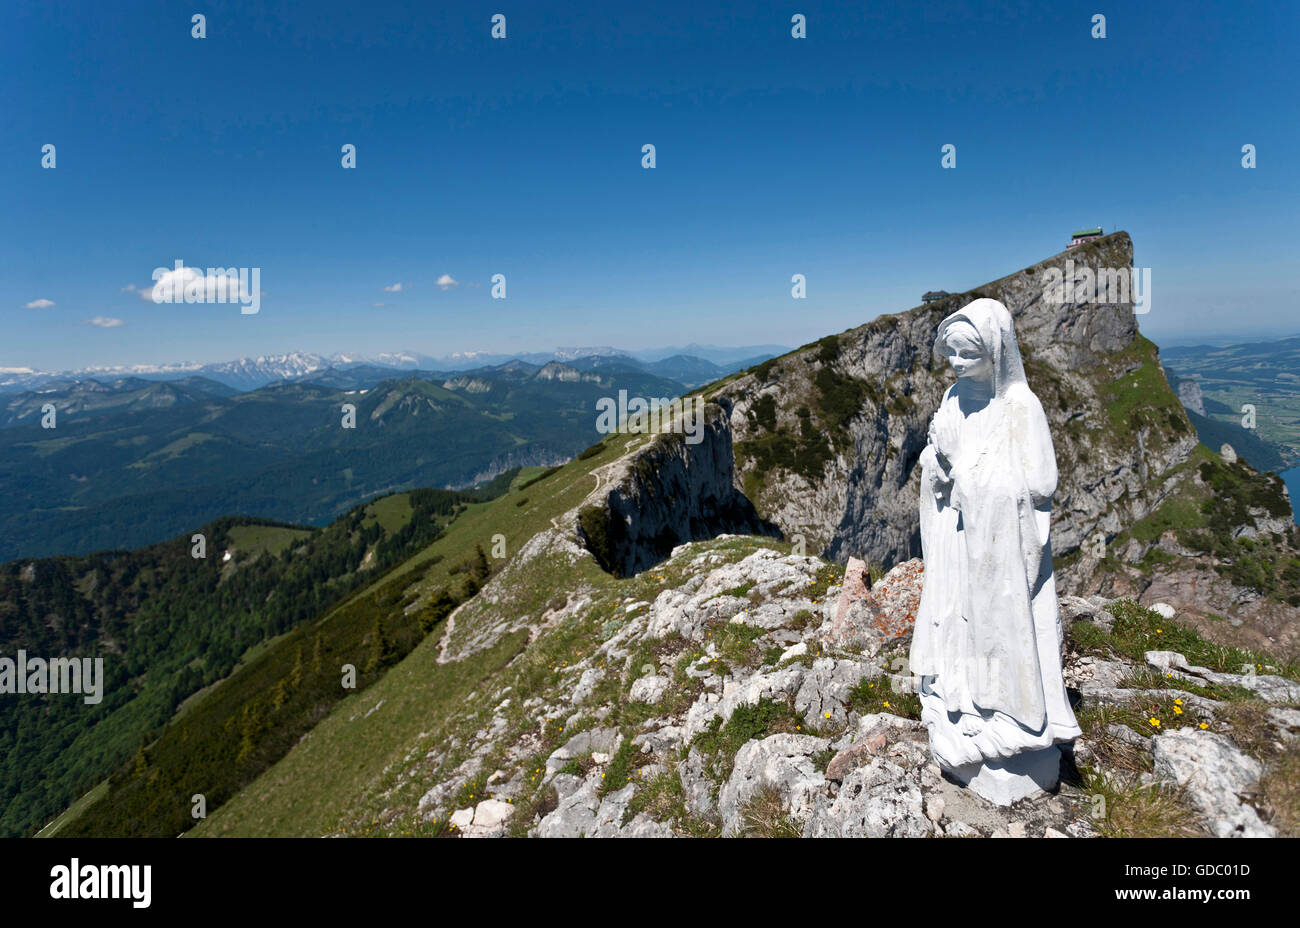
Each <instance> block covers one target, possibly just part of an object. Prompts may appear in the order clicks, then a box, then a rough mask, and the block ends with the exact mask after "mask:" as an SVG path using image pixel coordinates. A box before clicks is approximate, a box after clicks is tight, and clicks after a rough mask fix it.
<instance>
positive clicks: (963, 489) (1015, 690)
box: [911, 299, 1080, 805]
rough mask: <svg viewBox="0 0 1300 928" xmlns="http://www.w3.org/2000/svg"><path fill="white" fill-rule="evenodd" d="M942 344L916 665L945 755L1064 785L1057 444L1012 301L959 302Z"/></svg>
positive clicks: (970, 775)
mask: <svg viewBox="0 0 1300 928" xmlns="http://www.w3.org/2000/svg"><path fill="white" fill-rule="evenodd" d="M935 351H936V352H939V353H940V354H942V355H943V357H944V358H946V359H947V361H948V363H949V364H950V365H951V366H952V368H953V370H954V371H955V372H956V374H957V382H956V383H955V384H953V385H952V386H951V387H949V388H948V391H947V392H946V393H945V394H944V397H943V402H942V403H941V404H940V406H939V409H938V411H937V412H936V413H935V414H934V419H933V420H932V421H931V423H930V441H929V444H928V445H927V446H926V448H925V450H924V451H923V452H922V454H921V501H920V506H921V546H922V552H923V556H924V558H925V585H924V588H923V591H922V594H921V604H920V607H919V608H918V610H917V616H916V628H915V631H914V633H913V639H912V652H911V669H912V673H913V674H915V675H916V676H917V677H919V678H920V691H919V695H920V699H921V719H922V721H923V722H924V723H925V725H926V727H927V728H928V730H929V733H930V747H931V750H932V752H933V754H934V758H935V760H936V761H937V762H938V763H939V765H940V767H942V768H943V769H944V770H945V771H947V772H948V773H949V774H951V775H953V776H954V777H956V778H957V779H958V780H960V781H961V782H963V783H965V784H966V785H967V786H968V787H969V788H970V789H972V790H974V791H975V792H976V793H978V794H979V795H981V796H984V797H985V798H986V799H989V800H990V801H992V802H995V803H997V804H999V805H1009V804H1010V803H1012V802H1015V801H1016V800H1017V799H1022V798H1025V797H1027V796H1031V795H1035V794H1037V793H1040V792H1042V791H1044V790H1050V789H1053V788H1055V787H1056V785H1057V780H1058V775H1059V770H1060V748H1058V747H1057V745H1058V744H1061V743H1063V742H1068V741H1071V740H1073V739H1074V738H1076V737H1078V736H1079V734H1080V731H1079V726H1078V723H1077V722H1076V721H1075V718H1074V713H1073V712H1072V711H1071V710H1070V703H1069V700H1068V698H1067V696H1066V693H1065V682H1064V680H1063V679H1062V676H1061V659H1060V653H1061V652H1060V647H1061V619H1060V613H1059V611H1058V608H1057V602H1056V582H1055V578H1054V576H1053V573H1052V550H1051V545H1050V544H1049V542H1048V530H1049V527H1050V524H1051V504H1052V493H1053V492H1054V491H1055V490H1056V456H1055V453H1054V452H1053V450H1052V436H1051V433H1050V432H1049V431H1048V427H1047V417H1046V416H1045V415H1044V414H1043V408H1042V406H1041V405H1040V404H1039V402H1038V398H1037V397H1036V396H1034V394H1033V392H1032V391H1031V390H1030V389H1029V384H1028V383H1027V382H1026V381H1025V371H1024V367H1023V365H1022V364H1021V361H1020V349H1019V348H1018V347H1017V345H1016V336H1015V330H1014V328H1013V327H1012V323H1011V314H1010V313H1009V312H1007V308H1006V307H1005V306H1003V305H1002V304H1001V303H999V302H997V301H996V300H988V299H980V300H975V301H974V302H973V303H970V304H969V305H967V306H966V307H965V308H964V309H962V310H960V311H959V312H955V313H953V314H952V315H951V316H949V317H948V318H946V319H944V320H943V322H942V323H940V325H939V331H938V335H937V337H936V339H935Z"/></svg>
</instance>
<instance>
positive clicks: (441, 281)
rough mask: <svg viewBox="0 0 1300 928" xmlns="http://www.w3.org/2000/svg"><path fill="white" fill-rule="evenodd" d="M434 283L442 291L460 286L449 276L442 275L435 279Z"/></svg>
mask: <svg viewBox="0 0 1300 928" xmlns="http://www.w3.org/2000/svg"><path fill="white" fill-rule="evenodd" d="M435 283H437V284H438V286H439V287H441V288H442V289H443V290H450V289H451V288H452V287H459V286H460V281H458V280H457V279H456V278H454V277H452V276H451V275H450V274H443V275H442V276H441V277H439V278H438V279H437V281H435Z"/></svg>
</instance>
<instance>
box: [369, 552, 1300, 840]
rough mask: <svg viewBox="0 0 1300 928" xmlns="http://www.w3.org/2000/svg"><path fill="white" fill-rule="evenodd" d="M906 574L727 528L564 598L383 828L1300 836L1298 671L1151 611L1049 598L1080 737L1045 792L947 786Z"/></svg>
mask: <svg viewBox="0 0 1300 928" xmlns="http://www.w3.org/2000/svg"><path fill="white" fill-rule="evenodd" d="M922 577H923V568H922V565H921V562H920V561H919V560H913V561H908V562H905V563H903V564H900V565H898V566H897V567H895V568H894V569H893V570H891V571H889V572H888V573H887V574H885V575H884V576H883V577H882V576H879V575H877V576H876V577H875V582H874V583H873V582H872V578H871V576H870V572H869V571H868V570H867V568H866V567H865V565H863V564H862V563H861V562H859V561H851V562H850V564H849V567H848V570H847V573H846V572H845V568H844V567H842V566H840V565H836V564H833V563H828V562H826V561H823V560H821V559H819V558H816V557H808V556H801V555H798V554H794V553H790V548H789V546H788V545H784V544H782V543H781V542H777V541H773V540H771V539H762V538H756V537H748V536H725V535H724V536H720V537H719V538H716V539H714V540H712V541H707V542H697V543H691V544H687V545H682V546H680V547H678V548H677V549H675V550H674V551H673V553H672V556H671V558H669V559H668V560H666V561H664V562H662V563H661V564H659V565H658V566H656V567H654V568H652V569H650V570H648V571H646V572H644V573H643V574H641V575H639V576H638V577H635V578H630V579H627V580H622V581H617V582H612V581H611V583H609V584H608V585H606V586H605V587H596V588H591V589H583V590H578V591H575V592H573V593H571V594H570V595H569V596H568V598H567V600H566V601H564V602H562V603H552V604H550V605H549V606H548V607H547V609H546V611H545V614H544V615H543V616H542V620H541V621H540V622H538V623H532V625H531V628H532V630H533V632H532V633H533V635H534V636H535V641H534V642H533V644H531V645H530V646H529V648H528V649H527V651H526V656H524V657H521V658H519V659H517V660H516V661H515V662H514V663H512V664H511V665H510V666H508V667H507V668H506V669H505V671H504V672H502V673H501V674H498V675H497V676H496V677H495V678H494V679H493V686H494V689H493V690H492V691H491V692H490V693H487V692H482V693H475V694H473V699H472V700H469V701H468V702H470V703H472V704H473V705H475V706H479V707H481V708H480V709H478V710H477V711H474V712H471V711H469V709H468V707H467V711H466V713H465V715H466V718H468V719H472V721H471V722H468V723H467V724H466V725H465V727H464V728H463V729H462V730H460V731H457V732H441V733H430V737H429V740H428V744H427V745H424V746H421V747H420V748H419V749H417V750H413V751H412V754H411V758H410V759H411V764H410V766H409V768H408V769H407V770H405V771H403V772H401V774H400V775H399V776H398V777H397V782H398V784H399V787H395V788H394V790H393V797H392V807H391V808H390V809H387V810H386V813H387V821H388V824H389V826H390V827H392V828H394V829H399V828H402V827H405V826H404V825H403V821H405V822H407V823H409V822H410V821H411V820H417V821H418V822H419V823H420V824H421V826H422V827H423V828H426V829H427V828H430V827H432V828H433V829H434V831H435V833H441V834H446V835H450V836H462V837H488V836H501V835H532V836H542V837H561V836H568V837H576V836H587V837H631V836H638V837H641V836H644V837H650V836H654V837H670V836H674V835H692V836H718V835H725V836H730V835H749V836H804V837H823V836H841V837H858V836H872V837H884V836H897V837H977V836H991V837H999V836H1007V837H1042V836H1048V837H1080V838H1082V837H1094V836H1107V835H1175V834H1205V835H1210V834H1212V835H1219V836H1262V835H1273V834H1294V833H1296V818H1295V814H1296V804H1297V799H1296V793H1297V785H1296V784H1297V782H1298V781H1300V766H1298V764H1297V758H1298V756H1300V753H1298V751H1297V741H1296V736H1297V734H1300V708H1298V707H1300V683H1297V682H1296V679H1295V674H1294V668H1280V669H1279V668H1275V667H1273V666H1271V665H1270V664H1269V663H1268V660H1267V658H1265V657H1264V656H1263V655H1258V654H1253V653H1249V652H1244V651H1240V652H1239V651H1234V650H1232V649H1228V648H1222V647H1217V646H1214V645H1211V644H1209V643H1208V642H1206V641H1204V640H1203V639H1201V638H1200V637H1199V636H1198V635H1197V634H1196V633H1195V632H1194V631H1193V630H1191V629H1189V628H1185V627H1183V626H1181V625H1180V624H1179V623H1178V622H1177V616H1176V615H1175V614H1174V611H1173V609H1172V608H1171V607H1168V606H1166V605H1164V604H1157V605H1156V606H1155V608H1154V610H1148V609H1144V608H1142V607H1139V606H1137V605H1136V604H1135V603H1132V602H1130V601H1127V600H1107V599H1104V598H1102V597H1094V598H1091V599H1082V598H1075V597H1064V598H1063V600H1062V613H1063V618H1064V621H1065V625H1066V627H1067V633H1066V640H1065V643H1064V649H1065V667H1066V676H1067V684H1068V685H1069V686H1070V687H1071V693H1072V695H1077V697H1078V705H1077V707H1076V711H1077V713H1078V715H1079V719H1080V723H1081V725H1082V726H1083V728H1084V731H1085V736H1084V738H1083V739H1081V740H1080V741H1079V742H1077V743H1076V744H1075V745H1074V748H1073V751H1072V752H1069V751H1067V752H1066V754H1065V757H1064V760H1063V782H1062V785H1061V788H1060V790H1059V792H1058V793H1057V794H1055V795H1051V796H1043V797H1040V798H1037V799H1030V800H1025V801H1022V802H1021V803H1018V804H1016V805H1015V806H1012V807H1009V808H998V807H995V806H993V805H991V804H990V803H988V802H986V801H985V800H983V799H981V798H980V797H978V796H976V795H974V794H973V793H970V792H968V791H967V790H965V789H964V788H962V787H961V786H959V785H958V784H956V783H954V782H950V781H949V780H947V779H945V778H944V777H943V776H942V775H941V774H940V771H939V769H938V767H937V766H936V765H935V764H934V762H933V761H932V760H931V758H930V754H929V749H928V744H927V738H926V733H925V730H924V728H923V727H922V726H921V725H920V723H919V722H918V721H917V720H916V719H917V717H918V715H919V705H918V703H917V700H916V697H915V695H914V692H913V680H912V678H911V677H910V675H909V674H908V672H907V661H906V655H907V648H908V643H909V635H910V628H911V621H912V617H913V615H914V613H915V610H916V605H917V602H918V600H919V595H920V588H921V581H922ZM494 582H496V581H494ZM505 605H506V604H503V606H505ZM471 724H472V725H473V726H474V727H473V728H472V729H471V728H470V727H469V725H471ZM426 748H427V750H426ZM412 788H417V789H418V790H420V791H421V792H419V793H418V795H419V799H418V801H414V808H403V807H402V805H401V802H400V797H401V796H402V795H411V796H412V797H414V795H417V793H411V792H410V790H411V789H412ZM412 801H413V800H412Z"/></svg>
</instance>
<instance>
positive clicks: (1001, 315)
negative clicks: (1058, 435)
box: [934, 299, 1025, 397]
mask: <svg viewBox="0 0 1300 928" xmlns="http://www.w3.org/2000/svg"><path fill="white" fill-rule="evenodd" d="M934 348H935V352H936V353H937V354H939V355H940V356H941V357H943V358H944V360H946V361H947V362H948V363H949V364H950V365H951V366H952V369H953V371H955V372H956V374H957V377H958V379H959V380H964V381H966V382H967V383H971V384H974V383H977V382H982V383H987V384H989V385H990V386H991V387H992V389H993V391H994V392H995V393H996V394H997V395H998V396H999V397H1001V396H1004V395H1005V394H1006V391H1007V389H1008V388H1009V387H1011V386H1012V385H1014V384H1017V383H1019V384H1024V383H1025V369H1024V366H1023V365H1022V363H1021V361H1020V348H1019V346H1017V345H1016V332H1015V328H1014V326H1013V325H1012V322H1011V313H1010V312H1008V311H1007V308H1006V307H1005V306H1003V305H1002V304H1001V303H999V302H998V301H997V300H990V299H978V300H974V301H972V302H970V303H968V304H967V305H966V306H963V307H962V308H961V309H959V310H958V311H957V312H955V313H953V314H952V315H950V316H948V317H947V318H946V319H944V320H943V321H942V322H941V323H939V330H938V332H937V333H936V336H935V340H934Z"/></svg>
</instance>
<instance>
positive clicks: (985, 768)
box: [943, 745, 1061, 806]
mask: <svg viewBox="0 0 1300 928" xmlns="http://www.w3.org/2000/svg"><path fill="white" fill-rule="evenodd" d="M943 769H944V770H945V772H947V773H949V774H951V775H952V776H954V777H956V778H957V779H958V780H960V781H961V782H962V783H963V784H964V785H965V786H966V787H967V788H968V789H970V790H971V792H973V793H975V794H976V795H978V796H982V797H984V798H985V799H987V800H988V801H989V802H991V803H993V804H994V805H999V806H1009V805H1011V804H1012V803H1013V802H1017V801H1019V800H1021V799H1029V798H1031V797H1034V796H1042V795H1044V794H1046V793H1049V792H1051V791H1052V790H1054V789H1056V787H1057V784H1058V783H1059V782H1060V779H1061V749H1060V748H1059V747H1056V746H1055V745H1053V746H1052V747H1050V748H1043V749H1041V750H1038V751H1025V752H1024V753H1021V754H1016V755H1015V756H1013V757H1009V758H1007V759H1006V760H1000V761H985V762H984V763H975V764H966V765H965V766H962V767H944V768H943Z"/></svg>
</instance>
